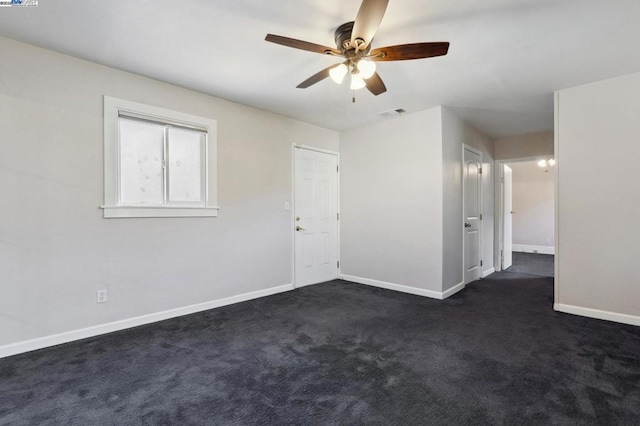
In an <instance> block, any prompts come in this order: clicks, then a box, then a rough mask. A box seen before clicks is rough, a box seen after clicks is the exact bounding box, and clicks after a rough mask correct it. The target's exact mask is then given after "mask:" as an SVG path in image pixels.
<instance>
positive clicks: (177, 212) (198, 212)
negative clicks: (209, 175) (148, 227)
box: [100, 206, 220, 219]
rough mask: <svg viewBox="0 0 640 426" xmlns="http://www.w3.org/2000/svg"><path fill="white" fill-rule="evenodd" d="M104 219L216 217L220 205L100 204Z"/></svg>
mask: <svg viewBox="0 0 640 426" xmlns="http://www.w3.org/2000/svg"><path fill="white" fill-rule="evenodd" d="M100 208H101V209H103V210H104V218H105V219H114V218H134V217H216V216H218V210H220V207H155V206H149V207H144V206H100Z"/></svg>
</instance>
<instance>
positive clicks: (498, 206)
mask: <svg viewBox="0 0 640 426" xmlns="http://www.w3.org/2000/svg"><path fill="white" fill-rule="evenodd" d="M546 158H549V156H548V155H534V156H532V157H520V158H510V159H506V160H496V161H495V168H496V170H497V173H494V175H495V176H494V177H495V183H494V188H495V195H494V197H495V207H494V210H496V211H497V212H498V214H496V215H495V222H494V244H493V259H494V260H493V267H494V268H495V269H496V272H498V271H502V249H503V248H504V229H503V226H504V181H503V180H502V178H503V177H504V167H503V166H504V165H506V164H509V163H524V162H525V161H539V160H542V159H546ZM556 164H557V163H556Z"/></svg>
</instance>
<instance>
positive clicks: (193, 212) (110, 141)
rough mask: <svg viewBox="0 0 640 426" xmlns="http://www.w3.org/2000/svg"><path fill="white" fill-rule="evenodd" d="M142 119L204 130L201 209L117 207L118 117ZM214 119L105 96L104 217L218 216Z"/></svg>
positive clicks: (177, 206) (183, 207)
mask: <svg viewBox="0 0 640 426" xmlns="http://www.w3.org/2000/svg"><path fill="white" fill-rule="evenodd" d="M121 115H122V116H129V117H144V118H148V119H150V120H152V121H157V122H160V123H166V124H169V125H171V124H174V125H178V126H183V127H191V128H196V129H200V130H206V133H207V137H206V146H205V164H206V170H205V173H204V175H205V177H204V182H203V183H204V186H205V190H204V193H205V194H204V195H205V203H204V206H190V205H188V204H185V205H175V204H169V205H156V206H136V205H133V206H132V205H122V204H119V196H118V192H119V177H120V170H119V166H120V165H119V160H118V159H119V158H120V157H119V141H118V138H119V131H118V120H119V117H120V116H121ZM217 146H218V144H217V122H216V120H213V119H210V118H205V117H199V116H196V115H192V114H186V113H182V112H178V111H172V110H168V109H165V108H159V107H155V106H151V105H146V104H141V103H138V102H132V101H127V100H124V99H118V98H113V97H110V96H104V205H102V206H101V208H102V209H103V212H104V217H105V218H127V217H215V216H217V215H218V210H219V209H220V208H219V207H218V206H217V199H218V184H217V183H218V174H217Z"/></svg>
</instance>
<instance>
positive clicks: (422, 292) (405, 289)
mask: <svg viewBox="0 0 640 426" xmlns="http://www.w3.org/2000/svg"><path fill="white" fill-rule="evenodd" d="M340 278H341V279H343V280H345V281H351V282H354V283H358V284H364V285H370V286H372V287H379V288H385V289H387V290H394V291H400V292H402V293H409V294H415V295H416V296H424V297H429V298H431V299H438V300H443V299H446V298H447V297H449V296H451V295H452V294H454V293H457V292H458V291H460V290H462V289H463V288H464V284H458V285H456V286H455V287H453V288H451V289H449V290H447V291H445V292H444V293H443V292H440V291H433V290H426V289H423V288H417V287H410V286H406V285H402V284H394V283H388V282H385V281H378V280H373V279H371V278H362V277H356V276H353V275H341V276H340Z"/></svg>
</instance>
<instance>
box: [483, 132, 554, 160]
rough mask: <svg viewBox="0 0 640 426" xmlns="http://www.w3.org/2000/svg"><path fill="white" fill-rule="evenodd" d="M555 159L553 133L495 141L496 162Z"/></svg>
mask: <svg viewBox="0 0 640 426" xmlns="http://www.w3.org/2000/svg"><path fill="white" fill-rule="evenodd" d="M539 156H551V157H553V132H542V133H529V134H526V135H520V136H513V137H509V138H503V139H498V140H496V141H495V159H496V160H515V159H520V158H530V157H539Z"/></svg>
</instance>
